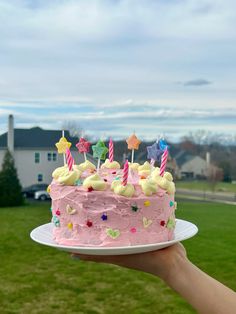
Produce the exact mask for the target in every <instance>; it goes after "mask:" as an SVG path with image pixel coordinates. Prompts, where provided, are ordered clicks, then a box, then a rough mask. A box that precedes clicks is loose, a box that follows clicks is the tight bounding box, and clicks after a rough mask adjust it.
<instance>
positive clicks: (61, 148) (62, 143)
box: [55, 137, 71, 154]
mask: <svg viewBox="0 0 236 314" xmlns="http://www.w3.org/2000/svg"><path fill="white" fill-rule="evenodd" d="M55 145H56V147H57V150H58V154H65V153H66V149H67V148H68V149H69V148H70V147H71V143H70V142H68V141H67V139H66V138H65V137H61V138H60V140H59V142H58V143H56V144H55Z"/></svg>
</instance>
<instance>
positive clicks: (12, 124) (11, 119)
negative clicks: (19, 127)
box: [7, 114, 14, 154]
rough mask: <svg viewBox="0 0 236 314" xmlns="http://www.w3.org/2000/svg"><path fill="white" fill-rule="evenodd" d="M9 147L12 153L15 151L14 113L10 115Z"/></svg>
mask: <svg viewBox="0 0 236 314" xmlns="http://www.w3.org/2000/svg"><path fill="white" fill-rule="evenodd" d="M7 148H8V149H9V151H10V152H11V153H12V154H13V153H14V118H13V115H12V114H10V115H9V117H8V133H7Z"/></svg>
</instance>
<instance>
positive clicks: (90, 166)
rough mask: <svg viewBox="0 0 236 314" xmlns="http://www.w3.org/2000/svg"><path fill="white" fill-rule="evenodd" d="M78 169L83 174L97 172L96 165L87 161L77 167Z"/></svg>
mask: <svg viewBox="0 0 236 314" xmlns="http://www.w3.org/2000/svg"><path fill="white" fill-rule="evenodd" d="M76 168H77V169H79V170H80V171H82V172H84V171H86V170H96V167H95V165H94V164H93V163H92V162H91V161H89V160H85V162H82V163H81V164H79V165H76Z"/></svg>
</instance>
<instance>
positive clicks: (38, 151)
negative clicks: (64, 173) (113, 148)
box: [0, 115, 92, 187]
mask: <svg viewBox="0 0 236 314" xmlns="http://www.w3.org/2000/svg"><path fill="white" fill-rule="evenodd" d="M61 136H62V132H61V130H43V129H41V128H39V127H34V128H31V129H14V122H13V116H12V115H10V116H9V121H8V132H6V133H4V134H2V135H0V168H1V166H2V161H3V157H4V154H5V151H6V149H7V147H8V149H9V150H10V151H11V152H12V154H13V156H14V160H15V165H16V168H17V172H18V176H19V179H20V182H21V184H22V186H23V187H27V186H30V185H32V184H37V183H46V184H49V183H50V182H51V180H52V177H51V174H52V172H53V170H54V169H55V168H57V167H60V166H62V165H63V155H61V154H58V153H57V149H56V147H55V143H57V142H58V141H59V139H60V137H61ZM65 137H66V138H67V140H68V141H69V142H71V143H72V146H71V153H72V155H73V157H74V159H75V161H76V163H81V162H83V156H82V155H81V154H79V153H78V150H77V149H76V147H75V144H76V142H77V141H78V139H77V138H74V137H71V136H70V135H69V132H68V131H65ZM88 157H89V159H90V160H92V157H91V156H88Z"/></svg>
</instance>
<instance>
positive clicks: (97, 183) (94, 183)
mask: <svg viewBox="0 0 236 314" xmlns="http://www.w3.org/2000/svg"><path fill="white" fill-rule="evenodd" d="M83 186H84V187H85V188H91V187H92V188H93V190H96V191H104V190H105V189H106V186H107V184H106V183H105V182H104V180H103V179H101V178H100V176H99V175H98V174H97V173H95V174H93V175H91V176H89V177H87V178H86V179H85V180H84V182H83Z"/></svg>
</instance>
